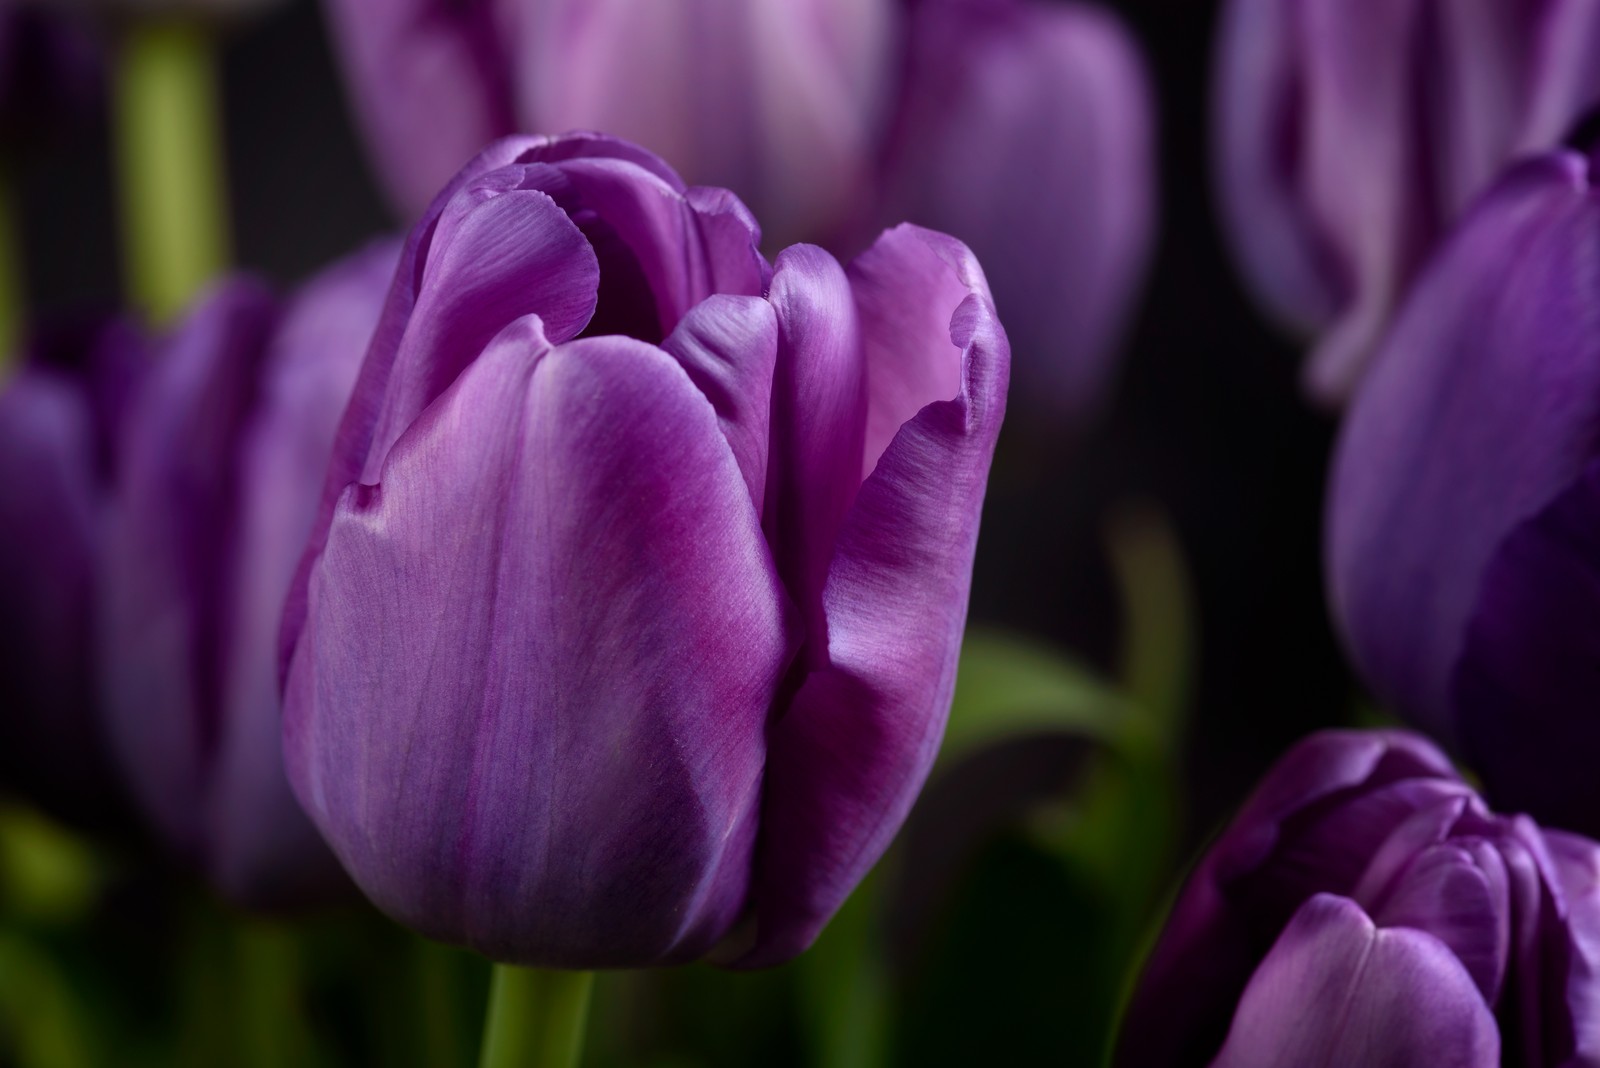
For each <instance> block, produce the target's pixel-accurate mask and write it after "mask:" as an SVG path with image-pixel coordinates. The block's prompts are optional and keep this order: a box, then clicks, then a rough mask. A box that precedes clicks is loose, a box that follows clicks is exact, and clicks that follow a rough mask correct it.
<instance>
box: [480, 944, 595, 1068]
mask: <svg viewBox="0 0 1600 1068" xmlns="http://www.w3.org/2000/svg"><path fill="white" fill-rule="evenodd" d="M593 986H594V973H593V972H560V971H541V970H536V969H533V968H517V967H513V966H512V965H509V964H496V965H495V966H494V980H493V982H492V984H491V986H490V987H489V1015H488V1017H487V1019H486V1020H485V1021H484V1026H483V1052H482V1054H480V1056H479V1058H478V1068H573V1066H575V1065H576V1064H577V1063H578V1061H579V1059H580V1058H581V1057H582V1056H583V1031H584V1022H585V1019H586V1018H587V1016H588V1013H589V991H590V990H591V988H592V987H593Z"/></svg>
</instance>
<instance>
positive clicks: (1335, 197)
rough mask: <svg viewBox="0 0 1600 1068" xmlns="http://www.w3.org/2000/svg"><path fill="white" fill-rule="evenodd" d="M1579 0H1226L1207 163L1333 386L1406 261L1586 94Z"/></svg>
mask: <svg viewBox="0 0 1600 1068" xmlns="http://www.w3.org/2000/svg"><path fill="white" fill-rule="evenodd" d="M1595 44H1600V11H1597V10H1596V7H1595V5H1594V4H1592V3H1590V2H1589V0H1231V2H1230V3H1229V4H1228V5H1227V6H1226V8H1225V10H1224V12H1223V16H1222V22H1221V31H1220V36H1219V40H1218V54H1217V68H1216V84H1215V90H1214V96H1213V101H1214V107H1215V112H1214V116H1213V126H1214V130H1215V136H1216V143H1215V156H1214V163H1215V180H1216V186H1217V190H1218V196H1219V199H1220V206H1221V211H1222V215H1223V218H1224V222H1225V223H1226V226H1227V229H1228V231H1229V233H1230V235H1231V237H1232V239H1233V242H1234V246H1235V252H1236V254H1237V256H1238V258H1239V262H1240V267H1241V270H1242V271H1243V272H1244V275H1245V278H1246V280H1247V282H1248V283H1249V284H1250V286H1251V287H1252V288H1253V289H1254V290H1255V291H1256V295H1257V297H1258V299H1259V300H1260V301H1261V303H1262V304H1263V305H1264V306H1265V307H1266V308H1267V309H1268V311H1270V312H1271V313H1272V314H1273V315H1274V316H1276V317H1278V318H1280V319H1282V320H1284V321H1285V322H1286V323H1288V324H1289V325H1290V326H1292V327H1294V328H1296V329H1298V330H1302V331H1306V332H1308V333H1312V334H1315V335H1316V336H1317V342H1316V346H1315V349H1314V350H1313V352H1312V354H1311V357H1310V362H1309V364H1308V367H1307V382H1308V385H1309V387H1310V389H1311V390H1312V392H1313V393H1315V394H1316V395H1317V396H1319V397H1320V398H1321V399H1323V400H1325V401H1327V402H1330V403H1342V402H1343V401H1344V400H1345V399H1347V397H1348V396H1349V395H1350V394H1351V392H1352V391H1353V390H1354V389H1355V386H1356V384H1357V382H1358V381H1359V380H1360V378H1361V376H1362V374H1363V373H1364V372H1365V370H1366V368H1367V366H1368V364H1369V362H1370V359H1371V357H1372V354H1373V352H1374V350H1375V348H1376V346H1377V344H1378V341H1379V339H1380V338H1381V336H1382V334H1383V331H1384V330H1385V329H1386V327H1387V326H1388V323H1389V321H1390V319H1391V317H1392V316H1393V314H1394V311H1395V308H1396V304H1397V302H1398V301H1399V300H1400V298H1401V296H1402V294H1403V293H1404V290H1405V287H1406V285H1407V284H1408V282H1409V281H1410V279H1411V277H1412V275H1413V274H1414V273H1415V271H1416V270H1417V268H1418V267H1419V266H1420V265H1421V264H1422V262H1423V260H1424V259H1425V258H1426V257H1427V255H1428V254H1429V252H1430V250H1431V249H1432V248H1433V247H1434V246H1435V245H1436V244H1437V242H1438V241H1439V240H1440V238H1441V237H1442V236H1443V235H1445V234H1446V233H1448V232H1449V230H1450V228H1451V227H1452V226H1453V225H1454V223H1455V220H1456V218H1457V217H1458V216H1459V214H1460V212H1461V211H1462V210H1463V209H1464V208H1465V207H1466V206H1467V205H1468V204H1469V203H1471V202H1472V200H1473V199H1474V198H1475V197H1476V196H1477V195H1478V194H1479V193H1481V192H1482V191H1483V189H1484V188H1485V187H1486V186H1487V185H1488V184H1489V183H1490V182H1491V181H1492V180H1493V179H1494V177H1495V175H1496V174H1497V173H1498V171H1499V170H1500V168H1501V167H1502V166H1503V165H1504V164H1505V163H1506V161H1507V160H1509V159H1510V158H1511V157H1512V156H1513V155H1514V154H1516V153H1518V152H1524V151H1528V150H1530V149H1548V148H1553V147H1555V146H1556V145H1558V144H1559V143H1560V141H1561V139H1562V138H1564V137H1566V136H1567V135H1568V134H1569V133H1570V132H1571V131H1572V129H1573V128H1574V127H1575V126H1576V125H1577V124H1578V122H1579V120H1581V119H1582V118H1584V116H1585V114H1586V112H1587V111H1588V109H1590V108H1591V107H1593V106H1594V105H1595V104H1596V103H1600V74H1597V73H1596V71H1595V69H1594V65H1593V63H1592V62H1591V57H1592V55H1593V47H1594V45H1595Z"/></svg>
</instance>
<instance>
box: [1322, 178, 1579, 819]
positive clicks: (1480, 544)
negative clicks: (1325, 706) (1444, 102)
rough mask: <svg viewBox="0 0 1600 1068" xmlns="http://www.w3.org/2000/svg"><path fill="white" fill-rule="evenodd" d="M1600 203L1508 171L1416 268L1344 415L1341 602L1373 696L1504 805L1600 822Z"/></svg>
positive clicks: (1339, 463) (1333, 572) (1339, 483)
mask: <svg viewBox="0 0 1600 1068" xmlns="http://www.w3.org/2000/svg"><path fill="white" fill-rule="evenodd" d="M1597 262H1600V199H1597V197H1596V194H1595V189H1594V186H1593V176H1592V169H1591V166H1590V165H1589V164H1588V163H1587V162H1586V161H1585V160H1584V159H1583V158H1582V157H1579V156H1577V155H1573V154H1569V153H1559V154H1553V155H1549V156H1544V157H1538V158H1534V159H1531V160H1529V161H1527V162H1525V163H1522V164H1519V165H1517V166H1516V167H1514V168H1513V169H1512V170H1510V171H1509V172H1508V173H1507V175H1506V176H1505V177H1504V179H1502V180H1501V181H1500V182H1499V183H1498V184H1497V185H1496V186H1495V187H1494V188H1493V189H1492V190H1491V191H1490V192H1489V193H1488V194H1487V195H1486V196H1485V197H1484V198H1483V199H1482V200H1481V201H1480V202H1479V204H1478V205H1477V206H1476V207H1475V208H1474V209H1473V210H1472V211H1471V212H1470V213H1469V214H1468V215H1467V217H1466V218H1465V219H1464V220H1463V222H1462V223H1461V225H1460V226H1459V227H1458V228H1457V230H1456V232H1455V233H1454V235H1453V236H1452V237H1451V238H1450V239H1449V240H1448V241H1447V242H1446V243H1445V244H1444V245H1443V246H1442V247H1441V249H1440V250H1439V253H1438V255H1437V256H1436V257H1435V259H1434V260H1433V261H1432V263H1431V264H1430V265H1429V266H1428V268H1427V269H1426V270H1425V271H1424V272H1423V273H1422V274H1421V276H1420V277H1419V278H1418V279H1417V282H1416V284H1415V285H1414V286H1413V289H1412V292H1411V293H1410V295H1409V297H1408V298H1407V300H1406V303H1405V305H1404V306H1403V307H1402V309H1401V310H1400V313H1399V315H1398V316H1397V318H1396V320H1395V323H1394V326H1393V328H1392V329H1391V331H1390V332H1389V334H1388V336H1387V337H1386V338H1385V340H1384V343H1383V346H1382V348H1381V349H1380V350H1379V353H1378V356H1377V359H1376V361H1375V363H1374V366H1373V369H1372V372H1371V374H1370V375H1369V377H1368V379H1367V381H1366V383H1365V384H1363V386H1362V389H1361V392H1360V393H1359V394H1358V395H1357V397H1356V401H1355V403H1354V405H1353V406H1352V408H1351V411H1350V413H1349V417H1348V418H1347V420H1346V421H1345V426H1344V429H1343V437H1342V439H1341V441H1340V443H1339V447H1338V452H1337V456H1336V459H1335V464H1334V471H1333V477H1332V481H1331V484H1330V489H1329V497H1328V523H1327V529H1328V537H1327V542H1328V551H1327V573H1328V585H1329V589H1330V595H1331V602H1332V606H1333V609H1334V612H1335V615H1336V616H1337V619H1338V621H1339V624H1340V626H1341V628H1342V630H1343V632H1344V635H1345V639H1346V642H1347V644H1348V646H1349V648H1350V652H1351V655H1352V657H1353V659H1354V660H1355V662H1356V665H1357V667H1358V668H1360V670H1361V671H1362V673H1363V674H1364V675H1365V676H1366V677H1367V679H1368V680H1369V681H1370V682H1371V684H1372V685H1373V687H1374V688H1375V689H1376V690H1377V692H1378V694H1379V696H1381V697H1382V698H1383V699H1385V700H1386V701H1387V702H1389V703H1390V704H1391V705H1393V706H1394V707H1395V708H1396V709H1397V710H1398V711H1400V712H1402V713H1403V714H1404V715H1406V716H1407V717H1408V718H1410V719H1411V720H1412V721H1414V722H1416V723H1418V724H1419V725H1421V726H1423V727H1424V728H1426V729H1427V730H1429V731H1430V732H1432V733H1434V734H1435V735H1436V736H1438V737H1440V738H1442V739H1445V740H1446V741H1447V742H1448V743H1449V744H1450V745H1452V746H1453V747H1455V748H1458V749H1459V750H1460V752H1461V753H1462V754H1463V755H1464V756H1465V757H1466V758H1467V760H1468V762H1469V763H1470V764H1471V765H1472V766H1473V767H1474V768H1475V769H1476V770H1477V771H1478V772H1479V773H1480V774H1482V775H1483V777H1484V780H1485V782H1486V784H1487V785H1488V788H1489V794H1490V797H1491V798H1493V799H1494V800H1495V802H1496V803H1497V804H1501V805H1508V806H1511V807H1514V808H1517V809H1520V810H1523V811H1528V812H1531V813H1532V814H1533V815H1535V816H1536V817H1537V818H1539V819H1540V820H1543V821H1546V822H1551V823H1556V824H1559V825H1561V826H1566V827H1572V828H1574V829H1577V830H1581V831H1584V832H1586V833H1597V832H1600V777H1597V776H1596V775H1595V774H1594V768H1595V766H1596V763H1597V762H1600V715H1597V714H1596V709H1595V707H1594V695H1595V693H1596V692H1600V691H1597V683H1600V519H1597V515H1596V513H1597V510H1600V438H1597V436H1596V428H1597V427H1600V328H1597V327H1600V322H1597V319H1596V293H1597V292H1600V274H1597V271H1596V263H1597Z"/></svg>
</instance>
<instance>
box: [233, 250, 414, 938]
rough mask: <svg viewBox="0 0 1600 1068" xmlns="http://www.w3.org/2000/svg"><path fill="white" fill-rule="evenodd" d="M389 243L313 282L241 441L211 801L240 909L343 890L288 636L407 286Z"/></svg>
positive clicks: (296, 305)
mask: <svg viewBox="0 0 1600 1068" xmlns="http://www.w3.org/2000/svg"><path fill="white" fill-rule="evenodd" d="M399 252H400V249H399V243H398V242H396V241H382V242H378V243H375V244H373V245H372V246H370V247H368V248H366V249H363V250H361V251H359V252H357V253H356V254H354V255H352V256H350V257H349V258H347V259H345V260H341V261H340V262H338V263H337V264H335V265H334V266H333V267H331V268H329V269H328V270H327V271H325V272H323V273H322V274H320V275H318V276H317V277H315V278H313V279H312V280H311V281H309V282H307V283H306V285H305V286H304V287H303V288H302V289H301V290H300V292H299V293H298V294H297V295H296V296H295V297H294V299H293V300H292V301H290V302H289V303H288V305H287V307H285V309H284V311H283V314H282V316H281V317H280V318H279V320H278V323H277V325H276V327H275V329H274V331H273V336H272V341H271V344H270V345H269V347H268V349H267V353H266V356H265V361H264V367H263V373H262V377H261V381H260V383H259V384H258V386H257V391H256V400H255V403H254V405H253V414H252V417H251V419H250V422H249V424H248V425H247V426H246V427H245V429H244V430H243V432H242V434H241V438H240V445H239V476H238V481H239V486H240V487H241V493H240V503H239V508H240V513H239V521H238V534H237V536H236V539H235V547H234V550H233V559H232V562H231V567H232V569H233V574H234V575H235V576H236V577H235V579H234V582H235V583H236V587H235V590H236V595H235V598H234V603H233V606H232V615H233V618H232V626H231V634H232V636H233V644H232V647H231V649H229V650H227V652H226V660H225V662H224V664H223V669H222V670H223V678H224V680H225V684H226V685H225V689H224V691H223V692H222V693H221V694H220V697H221V699H222V701H223V707H222V716H221V720H220V735H219V737H218V739H217V744H216V759H215V770H214V772H213V777H212V782H211V796H210V798H209V802H208V809H209V816H210V819H211V827H210V834H209V841H210V843H211V849H210V856H209V860H208V863H209V866H210V870H211V876H212V879H213V881H214V882H215V883H216V884H217V885H218V886H219V887H220V888H221V889H222V890H223V891H224V892H225V893H226V894H228V896H229V897H230V899H231V900H234V901H238V902H244V903H256V904H263V905H272V906H280V907H281V906H283V905H286V904H293V903H296V902H300V901H309V900H314V899H316V898H318V897H322V896H326V891H327V889H328V888H329V887H332V886H337V885H339V884H340V882H341V881H342V873H341V872H340V870H339V866H338V864H337V862H336V861H335V860H334V858H333V855H332V854H331V853H330V852H329V851H328V849H327V847H326V846H325V845H324V844H323V842H322V839H321V838H320V837H319V836H318V835H317V832H316V829H315V828H314V827H312V826H311V823H310V821H309V820H308V819H306V817H305V814H304V813H303V812H301V810H300V805H299V802H297V801H296V800H295V799H294V796H293V794H292V793H291V792H290V790H289V781H288V779H287V778H286V777H285V775H284V770H283V754H282V749H283V746H282V743H281V741H280V740H279V739H280V734H281V723H280V720H281V701H280V700H279V694H278V661H277V637H278V626H279V623H280V617H281V615H282V608H283V601H284V596H285V594H286V592H287V590H288V588H289V582H290V579H291V577H292V576H293V574H294V570H295V566H296V565H297V564H298V563H299V560H300V552H301V549H302V547H303V546H304V544H305V539H306V535H307V533H308V532H309V531H310V529H311V523H312V520H313V519H314V518H315V516H316V510H317V503H318V496H319V494H320V493H321V489H322V479H323V476H324V475H325V474H326V471H327V466H328V452H329V449H330V448H331V447H332V444H333V435H334V431H335V429H336V428H337V427H338V425H339V416H340V414H341V413H342V412H343V410H344V404H345V400H346V399H347V398H348V397H349V396H350V389H351V387H352V386H353V385H354V383H355V378H356V373H357V371H358V370H359V369H360V367H361V360H362V357H363V356H364V355H365V353H366V351H367V343H368V342H369V341H370V340H371V337H372V330H373V327H374V325H375V324H376V323H377V321H378V313H379V310H380V309H381V308H382V306H383V299H384V294H385V293H386V292H387V291H388V288H389V283H390V281H391V279H392V278H393V277H394V269H395V261H396V259H397V258H398V256H399Z"/></svg>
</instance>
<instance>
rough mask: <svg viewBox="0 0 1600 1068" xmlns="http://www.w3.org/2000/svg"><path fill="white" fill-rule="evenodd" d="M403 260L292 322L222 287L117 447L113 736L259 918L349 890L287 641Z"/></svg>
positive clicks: (341, 270) (369, 254)
mask: <svg viewBox="0 0 1600 1068" xmlns="http://www.w3.org/2000/svg"><path fill="white" fill-rule="evenodd" d="M397 254H398V247H397V245H396V244H395V243H392V242H391V243H384V244H379V245H374V246H372V247H371V248H368V249H366V250H364V251H362V252H360V253H358V254H356V255H354V256H352V257H350V258H349V259H347V260H345V261H343V262H341V263H340V264H337V265H336V266H334V267H332V268H330V269H329V270H327V271H326V272H324V273H323V274H321V275H320V276H318V277H317V278H315V279H313V280H312V281H311V282H309V283H308V284H307V285H306V286H305V287H304V289H302V290H301V291H300V293H299V294H297V295H296V296H295V297H294V298H293V299H292V300H291V301H289V302H287V303H286V304H283V305H281V306H280V304H279V302H278V301H276V300H275V299H274V298H272V297H271V296H270V295H269V294H268V293H267V292H266V291H265V290H264V289H263V288H262V287H261V286H260V285H258V284H256V283H254V282H251V281H246V280H231V281H226V282H223V283H220V284H218V285H217V286H216V287H215V288H214V289H213V290H212V291H211V292H210V294H209V295H207V296H206V297H205V298H204V299H203V300H202V301H201V302H200V303H199V304H198V305H197V306H196V307H195V309H194V310H193V311H192V312H191V314H190V315H189V317H188V318H187V319H186V320H185V321H184V322H183V323H182V324H181V325H180V326H179V327H178V328H177V329H176V330H175V332H174V333H173V335H172V337H171V339H170V341H169V342H168V343H167V344H166V345H165V347H164V351H162V352H160V353H159V354H158V357H157V359H156V361H155V363H154V364H153V365H152V368H151V371H150V373H149V376H148V379H147V382H146V386H145V388H144V390H143V392H142V394H141V397H140V402H139V404H138V405H137V406H136V408H135V409H134V411H133V413H132V414H131V416H130V419H129V423H128V427H127V433H126V435H125V436H124V439H123V443H122V449H123V452H122V457H121V460H122V464H123V468H122V471H121V472H120V477H119V485H118V488H117V493H116V497H115V500H114V503H113V507H112V514H111V521H110V532H109V537H108V539H107V560H106V581H105V589H104V595H103V607H104V613H103V618H102V620H101V624H102V625H101V657H102V666H103V675H102V679H101V684H102V700H103V702H104V705H105V708H106V712H107V714H108V716H109V727H110V732H111V737H112V740H113V744H114V746H115V748H116V752H117V756H118V757H119V759H120V761H121V764H122V767H123V769H124V772H125V774H126V775H127V777H128V779H129V780H130V784H131V786H132V788H133V791H134V794H135V797H136V798H137V799H138V801H139V802H140V803H141V805H142V807H143V808H144V809H145V811H146V814H147V815H148V816H149V818H150V819H151V821H152V822H153V824H154V825H155V827H156V828H157V829H158V830H159V831H160V832H161V833H162V835H163V836H164V837H165V838H166V839H167V840H168V841H169V842H170V843H171V844H172V845H173V847H174V848H175V849H176V850H177V851H178V852H179V853H180V854H181V855H183V856H184V857H186V858H187V859H189V860H191V861H193V862H194V863H197V864H198V865H200V866H201V867H203V868H204V869H205V870H206V872H207V873H208V874H209V875H210V877H211V878H212V879H213V881H214V882H215V883H216V884H217V885H218V887H219V888H220V889H222V890H223V891H224V892H225V893H226V894H228V895H229V896H231V897H233V898H234V899H236V900H239V901H241V902H243V903H246V904H251V905H263V906H273V905H280V904H293V903H298V902H299V901H301V900H303V899H307V898H309V897H312V896H315V895H317V894H319V893H321V892H323V891H324V890H325V889H327V888H328V887H330V886H337V885H338V884H339V879H338V875H337V873H338V867H337V865H336V864H335V863H334V861H333V858H332V857H331V856H330V855H329V854H328V853H327V851H326V849H325V848H324V847H323V845H322V843H321V842H320V841H319V840H318V838H317V835H316V832H315V830H314V829H313V828H312V826H311V824H310V823H309V822H308V821H307V820H306V818H305V816H304V815H303V814H302V813H301V812H300V810H299V808H298V806H297V805H296V803H295V801H294V798H293V797H292V796H291V795H290V792H289V789H288V784H287V782H286V781H285V779H284V775H283V764H282V758H281V755H280V745H279V742H278V737H279V701H278V672H277V657H276V653H277V631H278V622H279V619H280V618H281V612H282V607H283V601H284V594H285V591H286V590H287V589H288V587H289V581H290V578H291V576H292V574H293V572H294V568H295V565H296V563H297V562H298V560H299V556H300V552H301V550H302V548H303V547H304V544H305V538H306V534H307V532H308V531H309V529H310V527H311V524H312V519H313V517H314V516H315V514H316V508H317V498H318V491H319V489H320V487H321V485H322V481H323V478H324V476H325V474H326V471H327V465H328V454H329V449H330V447H331V444H332V441H333V434H334V429H335V427H336V426H337V425H338V420H339V413H340V412H341V411H342V410H343V408H344V404H345V401H346V399H347V398H348V397H349V395H350V388H351V385H352V383H353V382H354V381H355V375H356V371H357V369H358V368H359V367H360V365H361V358H362V356H363V354H364V353H365V351H366V347H367V343H368V340H369V339H370V337H371V335H372V331H373V327H374V324H375V323H376V322H377V319H378V312H379V309H380V307H381V305H382V300H383V296H384V293H385V292H386V291H387V288H388V285H389V282H390V279H391V278H392V277H393V272H394V264H395V260H396V256H397Z"/></svg>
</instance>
